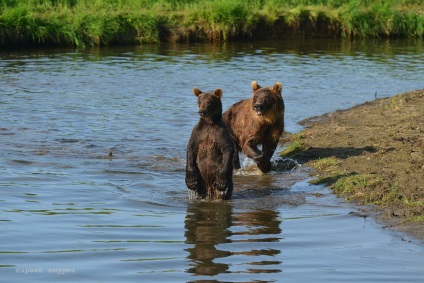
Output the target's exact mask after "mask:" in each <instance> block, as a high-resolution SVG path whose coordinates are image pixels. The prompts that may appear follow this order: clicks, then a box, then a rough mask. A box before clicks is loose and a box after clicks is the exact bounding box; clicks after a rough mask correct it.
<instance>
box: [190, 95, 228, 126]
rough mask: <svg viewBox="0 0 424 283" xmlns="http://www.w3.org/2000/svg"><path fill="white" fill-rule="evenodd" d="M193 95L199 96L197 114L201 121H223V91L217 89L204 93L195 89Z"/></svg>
mask: <svg viewBox="0 0 424 283" xmlns="http://www.w3.org/2000/svg"><path fill="white" fill-rule="evenodd" d="M193 93H194V95H195V96H197V105H198V111H197V113H198V114H199V116H200V119H206V120H212V121H215V120H217V119H221V117H222V102H221V97H222V89H220V88H217V89H215V90H214V91H212V92H203V91H201V90H199V89H198V88H196V87H195V88H194V89H193Z"/></svg>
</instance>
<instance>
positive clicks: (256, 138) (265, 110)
mask: <svg viewBox="0 0 424 283" xmlns="http://www.w3.org/2000/svg"><path fill="white" fill-rule="evenodd" d="M251 85H252V90H253V97H252V98H249V99H245V100H242V101H240V102H237V103H235V104H233V105H232V106H230V108H228V110H227V111H225V113H224V115H223V118H224V121H225V123H226V124H227V126H228V128H229V130H230V134H231V136H232V138H233V140H234V144H235V146H236V150H237V152H236V153H235V154H234V160H233V165H234V168H235V169H239V168H240V160H239V155H238V153H239V152H240V151H241V152H243V154H244V155H246V156H247V157H249V158H251V159H253V160H254V161H255V163H256V164H257V165H258V168H259V169H260V170H261V171H262V172H264V173H267V172H269V171H270V170H271V157H272V155H273V154H274V151H275V149H276V147H277V145H278V140H279V138H280V136H281V134H282V133H283V131H284V100H283V97H282V96H281V91H282V89H283V86H282V85H281V83H279V82H277V83H275V84H274V85H273V86H272V87H261V86H260V85H259V84H258V83H257V82H256V81H253V82H252V84H251ZM258 145H262V151H261V150H259V149H258Z"/></svg>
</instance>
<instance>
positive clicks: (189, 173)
mask: <svg viewBox="0 0 424 283" xmlns="http://www.w3.org/2000/svg"><path fill="white" fill-rule="evenodd" d="M193 93H194V95H195V96H196V97H197V98H198V114H199V116H200V119H199V122H198V123H197V124H196V125H195V126H194V128H193V131H192V134H191V137H190V140H189V143H188V145H187V165H186V179H185V181H186V185H187V187H188V188H189V195H190V197H191V198H212V199H230V198H231V195H232V191H233V179H232V175H233V164H232V160H233V155H234V151H235V150H234V148H235V147H234V143H233V140H232V138H231V135H230V132H229V130H228V128H227V126H226V124H225V123H224V120H223V119H222V102H221V97H222V90H221V89H216V90H215V91H213V92H207V93H205V92H202V91H200V90H199V89H197V88H194V89H193Z"/></svg>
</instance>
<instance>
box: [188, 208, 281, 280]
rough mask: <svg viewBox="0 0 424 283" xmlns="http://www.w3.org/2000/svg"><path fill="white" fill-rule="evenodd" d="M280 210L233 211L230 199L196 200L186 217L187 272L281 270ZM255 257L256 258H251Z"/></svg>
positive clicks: (212, 272) (271, 271) (262, 271)
mask: <svg viewBox="0 0 424 283" xmlns="http://www.w3.org/2000/svg"><path fill="white" fill-rule="evenodd" d="M280 224H281V220H279V217H278V212H276V211H272V210H252V211H240V212H237V213H236V212H234V211H233V208H232V205H231V202H221V201H220V202H211V201H193V202H191V203H189V204H188V207H187V216H186V220H185V229H186V231H185V237H186V243H187V244H192V245H193V246H192V247H190V248H188V249H187V251H188V252H189V256H188V258H189V260H190V267H189V269H188V270H187V272H188V273H192V274H194V275H208V276H214V275H218V274H222V273H250V274H252V273H278V272H281V269H280V268H279V267H280V264H281V263H282V262H281V261H280V260H279V259H277V258H276V257H277V256H278V255H280V254H281V250H280V249H279V247H275V245H272V244H267V243H276V244H277V245H278V246H279V242H280V240H281V233H282V230H281V228H280ZM253 258H255V259H257V260H253V261H252V259H253Z"/></svg>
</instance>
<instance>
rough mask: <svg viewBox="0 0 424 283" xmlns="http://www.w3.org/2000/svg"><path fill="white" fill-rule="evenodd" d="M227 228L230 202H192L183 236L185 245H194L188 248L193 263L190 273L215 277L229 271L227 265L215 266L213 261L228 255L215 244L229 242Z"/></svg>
mask: <svg viewBox="0 0 424 283" xmlns="http://www.w3.org/2000/svg"><path fill="white" fill-rule="evenodd" d="M230 226H231V204H230V203H228V202H210V201H194V202H192V203H189V204H188V208H187V216H186V221H185V228H186V232H185V237H186V243H187V244H194V247H192V248H189V249H187V251H188V252H189V253H190V255H189V256H188V258H189V259H191V261H192V263H191V266H192V267H191V268H189V269H188V272H189V273H195V274H197V275H217V274H220V273H223V272H225V271H226V270H228V265H227V264H223V263H215V262H214V259H217V258H222V257H227V256H230V255H231V252H229V251H223V250H219V249H217V248H216V245H218V244H221V243H226V242H229V239H228V238H229V236H231V232H230V230H229V229H228V228H229V227H230Z"/></svg>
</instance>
